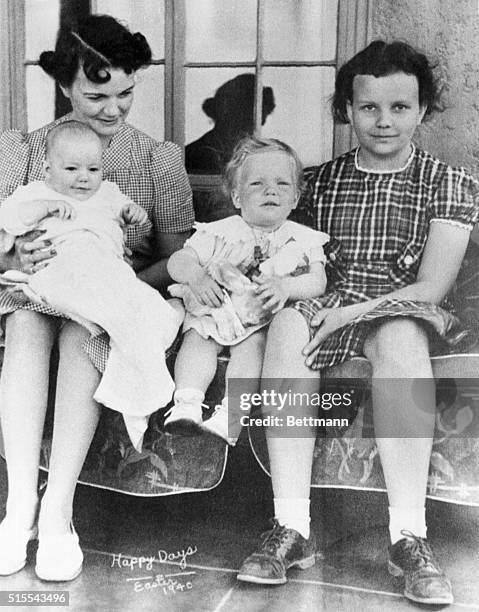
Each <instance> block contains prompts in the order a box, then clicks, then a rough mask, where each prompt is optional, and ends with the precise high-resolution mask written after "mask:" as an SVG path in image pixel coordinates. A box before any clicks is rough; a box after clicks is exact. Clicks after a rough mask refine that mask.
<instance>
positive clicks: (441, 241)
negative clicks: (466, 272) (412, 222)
mask: <svg viewBox="0 0 479 612" xmlns="http://www.w3.org/2000/svg"><path fill="white" fill-rule="evenodd" d="M469 235H470V232H469V231H468V230H467V229H465V228H461V227H458V226H455V225H451V224H448V223H438V222H432V223H431V224H430V226H429V235H428V238H427V241H426V246H425V248H424V253H423V256H422V260H421V264H420V266H419V270H418V274H417V279H416V281H415V282H414V283H412V284H411V285H408V286H407V287H402V288H401V289H397V290H396V291H391V293H387V294H386V295H382V296H380V297H378V298H375V299H372V300H368V301H367V302H361V303H359V304H353V305H351V306H344V307H342V308H325V309H323V310H321V311H320V312H318V313H317V314H316V315H315V317H314V318H313V320H312V325H315V326H317V327H319V329H318V331H317V332H316V334H315V336H314V338H313V339H312V340H311V342H309V343H308V344H307V345H306V346H305V348H304V351H303V353H304V354H305V355H308V356H309V357H308V359H307V360H306V364H310V363H312V362H313V360H314V355H315V353H316V352H317V349H318V346H319V345H320V344H321V343H322V342H323V341H324V340H325V339H326V338H327V337H328V336H329V335H330V334H331V333H332V332H333V331H335V330H336V329H339V328H340V327H343V326H344V325H347V324H348V323H349V322H350V321H352V320H353V319H355V318H356V317H358V316H360V315H363V314H366V313H367V312H370V311H371V310H373V309H374V308H376V306H379V304H381V303H382V302H384V300H387V299H396V300H414V301H419V302H430V303H432V304H439V303H440V302H441V301H442V299H443V298H444V297H445V296H446V294H447V292H448V291H449V289H450V288H451V287H452V285H453V283H454V281H455V279H456V277H457V274H458V272H459V269H460V267H461V263H462V260H463V258H464V254H465V252H466V248H467V245H468V242H469Z"/></svg>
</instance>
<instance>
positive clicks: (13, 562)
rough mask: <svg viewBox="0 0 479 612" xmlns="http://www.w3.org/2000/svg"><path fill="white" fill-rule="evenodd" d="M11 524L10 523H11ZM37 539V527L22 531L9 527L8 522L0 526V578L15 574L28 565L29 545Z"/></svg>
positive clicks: (4, 521)
mask: <svg viewBox="0 0 479 612" xmlns="http://www.w3.org/2000/svg"><path fill="white" fill-rule="evenodd" d="M9 522H10V521H9ZM36 537H37V527H36V525H35V526H34V527H32V528H31V529H22V528H21V527H17V526H15V525H11V524H10V525H9V524H8V522H7V521H6V520H3V521H2V523H1V524H0V576H9V575H10V574H15V572H19V571H20V570H21V569H22V568H24V567H25V564H26V563H27V545H28V542H30V540H35V539H36Z"/></svg>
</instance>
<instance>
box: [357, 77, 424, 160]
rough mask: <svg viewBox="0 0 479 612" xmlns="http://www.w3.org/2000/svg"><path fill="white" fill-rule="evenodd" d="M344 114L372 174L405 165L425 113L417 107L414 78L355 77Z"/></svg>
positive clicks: (417, 92)
mask: <svg viewBox="0 0 479 612" xmlns="http://www.w3.org/2000/svg"><path fill="white" fill-rule="evenodd" d="M347 110H348V118H349V121H350V122H351V125H352V126H353V128H354V131H355V132H356V136H357V138H358V140H359V144H360V146H361V150H360V161H361V163H362V164H363V165H366V167H367V168H369V169H371V170H374V169H376V170H394V169H397V168H400V167H402V166H403V165H404V164H405V163H406V161H407V159H408V157H409V154H410V152H411V140H412V137H413V135H414V132H415V131H416V128H417V126H418V125H419V124H420V123H421V121H422V118H423V117H424V113H425V111H426V109H425V107H422V106H420V105H419V84H418V81H417V78H416V77H415V76H414V75H411V74H406V73H405V72H396V73H394V74H389V75H387V76H382V77H375V76H373V75H370V74H359V75H356V76H355V77H354V81H353V102H352V104H351V103H348V107H347Z"/></svg>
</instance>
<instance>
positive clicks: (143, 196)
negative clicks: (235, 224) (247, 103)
mask: <svg viewBox="0 0 479 612" xmlns="http://www.w3.org/2000/svg"><path fill="white" fill-rule="evenodd" d="M70 118H71V117H70V116H69V115H66V116H65V117H62V118H60V119H58V120H56V121H54V122H53V123H51V124H49V125H47V126H45V127H43V128H40V129H39V130H36V131H34V132H31V133H29V134H27V135H23V134H22V133H20V132H18V131H16V130H9V131H6V132H3V133H2V134H0V202H2V201H3V200H4V199H5V198H6V197H8V196H9V195H11V194H12V193H13V191H14V190H15V189H16V188H17V187H18V186H20V185H25V184H26V183H30V182H31V181H36V180H42V179H43V168H42V164H43V160H44V157H45V139H46V135H47V134H48V131H49V130H50V129H51V128H52V127H54V126H55V125H57V124H58V123H61V122H63V121H66V120H68V119H70ZM103 178H104V179H107V180H109V181H112V182H114V183H116V184H117V185H118V187H119V188H120V189H121V191H122V192H123V193H124V194H125V195H127V196H128V197H129V198H131V199H132V200H133V201H134V202H136V203H137V204H139V205H140V206H142V207H143V208H144V209H145V210H146V212H147V213H148V220H149V221H148V223H145V224H142V225H140V226H138V225H135V226H130V227H129V228H128V234H127V240H126V242H127V245H128V246H129V247H130V248H131V249H132V251H133V253H134V254H138V255H141V256H142V257H144V258H146V259H147V260H150V261H151V262H152V263H153V255H154V253H155V252H157V247H158V244H160V243H161V234H162V233H177V232H186V231H189V230H191V228H192V226H193V221H194V212H193V205H192V200H191V188H190V185H189V182H188V177H187V175H186V172H185V169H184V166H183V162H182V159H181V152H180V149H179V148H178V147H177V146H176V145H175V144H173V143H171V142H162V143H158V142H157V141H155V140H153V139H152V138H150V137H149V136H147V135H146V134H144V133H143V132H140V131H139V130H137V129H136V128H134V127H132V126H130V125H128V124H125V125H123V126H122V128H121V129H120V130H119V131H118V133H117V134H115V135H114V136H113V138H112V140H111V142H110V145H109V146H108V148H106V149H105V150H104V152H103ZM19 308H23V309H26V310H35V311H37V312H41V313H43V314H49V315H53V316H62V315H60V314H59V313H58V312H56V311H55V310H53V309H51V308H49V307H47V306H41V305H38V304H33V303H27V304H23V303H21V302H20V301H19V300H17V299H16V298H15V295H14V294H12V293H9V292H8V291H5V290H0V315H1V314H7V313H10V312H13V311H14V310H17V309H19ZM84 348H85V350H86V352H87V353H88V355H89V356H90V358H91V359H92V362H93V364H94V365H95V367H96V368H97V369H99V370H100V371H101V372H103V371H104V368H105V363H106V359H107V357H108V352H109V338H108V336H107V335H106V334H105V333H102V334H101V335H99V336H96V337H94V336H92V337H91V338H90V339H89V340H88V341H87V342H86V343H85V347H84Z"/></svg>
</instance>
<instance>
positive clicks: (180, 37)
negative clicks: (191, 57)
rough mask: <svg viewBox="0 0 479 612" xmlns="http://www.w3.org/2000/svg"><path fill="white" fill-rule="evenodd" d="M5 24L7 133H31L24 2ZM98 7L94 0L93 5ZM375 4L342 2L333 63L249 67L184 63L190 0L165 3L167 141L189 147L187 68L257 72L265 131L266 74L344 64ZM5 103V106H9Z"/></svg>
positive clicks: (210, 179) (206, 183)
mask: <svg viewBox="0 0 479 612" xmlns="http://www.w3.org/2000/svg"><path fill="white" fill-rule="evenodd" d="M0 4H1V11H2V12H1V17H2V23H7V24H8V28H6V34H5V36H2V37H1V50H2V53H1V58H2V60H1V63H0V77H1V78H2V79H3V81H2V82H4V83H7V84H8V85H9V87H8V88H5V90H6V91H8V92H9V95H7V96H5V95H3V96H2V102H3V104H2V111H3V112H2V115H1V120H2V128H3V129H5V128H7V127H13V128H17V129H20V130H23V131H25V130H26V129H27V114H26V66H27V65H36V64H38V62H37V61H32V60H29V59H28V58H25V3H24V2H23V1H22V2H18V1H17V0H2V2H1V3H0ZM90 4H91V6H90V9H91V10H92V9H93V8H94V5H95V2H94V0H93V1H92V2H91V3H90ZM373 5H374V0H356V1H355V2H351V0H338V21H337V50H336V58H335V59H334V60H325V61H313V62H297V61H277V62H275V61H264V60H263V58H262V57H261V52H259V53H257V57H256V59H255V60H254V61H249V62H186V60H185V42H186V41H185V27H186V26H185V24H186V19H185V17H186V16H185V10H186V5H185V0H164V10H165V49H164V59H153V60H152V62H151V63H152V65H164V66H165V71H164V78H165V90H164V91H165V99H164V114H165V116H164V138H165V140H170V141H173V142H175V143H177V144H179V145H180V146H182V147H184V146H185V144H186V143H185V93H186V70H187V69H188V68H201V67H204V68H208V67H232V68H249V69H251V68H254V69H255V72H256V76H257V78H256V91H255V123H256V129H257V130H258V131H259V130H260V129H261V104H262V87H263V82H262V69H263V68H264V67H278V66H281V67H283V66H288V67H295V66H333V67H336V68H337V66H338V65H341V64H342V63H344V61H346V60H347V59H349V58H350V57H352V56H353V55H354V54H355V53H357V52H358V51H359V50H361V49H362V48H364V47H365V46H366V44H367V43H368V42H369V40H370V33H371V32H370V25H371V21H372V19H371V18H372V11H373ZM256 19H257V23H258V28H257V41H256V43H257V49H259V50H260V51H261V48H262V40H263V34H264V27H263V26H264V0H258V2H257V15H256ZM4 98H6V102H7V103H6V104H5V102H4ZM333 129H334V133H333V156H337V155H340V154H341V153H343V152H345V151H347V150H349V149H350V148H351V147H352V146H354V144H355V140H354V136H353V134H352V130H351V128H350V126H349V125H338V124H335V125H334V128H333ZM190 181H191V182H192V185H193V187H194V188H197V189H200V190H201V189H211V187H214V186H216V185H218V184H219V179H218V175H210V174H209V175H201V174H194V175H193V174H190Z"/></svg>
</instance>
